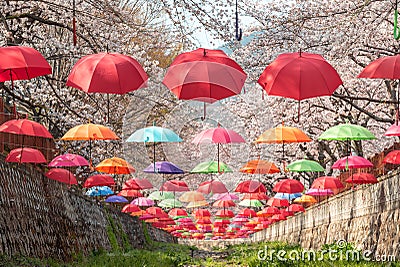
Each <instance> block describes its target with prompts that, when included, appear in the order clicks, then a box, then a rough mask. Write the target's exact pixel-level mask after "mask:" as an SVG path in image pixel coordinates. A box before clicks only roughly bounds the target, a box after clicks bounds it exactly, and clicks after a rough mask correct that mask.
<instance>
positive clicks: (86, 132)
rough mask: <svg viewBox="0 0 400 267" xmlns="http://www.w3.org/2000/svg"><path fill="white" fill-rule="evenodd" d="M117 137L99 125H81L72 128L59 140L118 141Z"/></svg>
mask: <svg viewBox="0 0 400 267" xmlns="http://www.w3.org/2000/svg"><path fill="white" fill-rule="evenodd" d="M118 139H119V137H118V136H117V135H116V134H115V133H114V132H113V131H111V129H110V128H108V127H106V126H103V125H100V124H93V123H88V124H81V125H78V126H75V127H73V128H72V129H70V130H69V131H68V132H66V133H65V134H64V136H63V137H61V140H68V141H77V140H84V141H89V140H118Z"/></svg>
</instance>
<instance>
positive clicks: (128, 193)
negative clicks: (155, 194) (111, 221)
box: [118, 189, 143, 197]
mask: <svg viewBox="0 0 400 267" xmlns="http://www.w3.org/2000/svg"><path fill="white" fill-rule="evenodd" d="M118 196H122V197H143V194H142V193H141V192H140V191H139V190H133V189H123V190H121V191H120V192H119V193H118Z"/></svg>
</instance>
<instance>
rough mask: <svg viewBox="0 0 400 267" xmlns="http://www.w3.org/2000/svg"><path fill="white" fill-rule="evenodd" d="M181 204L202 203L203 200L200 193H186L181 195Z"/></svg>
mask: <svg viewBox="0 0 400 267" xmlns="http://www.w3.org/2000/svg"><path fill="white" fill-rule="evenodd" d="M179 200H180V201H182V202H194V201H202V200H205V198H204V196H203V194H202V193H200V192H197V191H188V192H185V193H183V195H182V196H181V197H180V198H179Z"/></svg>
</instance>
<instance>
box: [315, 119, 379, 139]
mask: <svg viewBox="0 0 400 267" xmlns="http://www.w3.org/2000/svg"><path fill="white" fill-rule="evenodd" d="M373 139H376V137H375V136H374V135H373V134H372V133H371V132H370V131H369V130H368V129H366V128H364V127H362V126H360V125H355V124H349V123H344V124H339V125H336V126H333V127H331V128H329V129H328V130H326V131H325V132H323V133H322V134H321V135H320V136H319V137H318V140H339V141H347V140H373Z"/></svg>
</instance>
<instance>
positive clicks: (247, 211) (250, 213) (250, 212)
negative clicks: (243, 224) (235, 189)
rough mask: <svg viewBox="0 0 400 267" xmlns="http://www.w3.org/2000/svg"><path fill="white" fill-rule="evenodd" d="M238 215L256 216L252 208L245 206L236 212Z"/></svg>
mask: <svg viewBox="0 0 400 267" xmlns="http://www.w3.org/2000/svg"><path fill="white" fill-rule="evenodd" d="M238 215H239V216H242V217H246V218H254V217H257V213H256V212H255V210H253V209H249V208H245V209H243V210H241V211H240V212H239V213H238Z"/></svg>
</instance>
